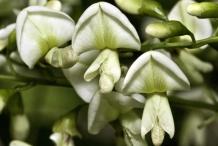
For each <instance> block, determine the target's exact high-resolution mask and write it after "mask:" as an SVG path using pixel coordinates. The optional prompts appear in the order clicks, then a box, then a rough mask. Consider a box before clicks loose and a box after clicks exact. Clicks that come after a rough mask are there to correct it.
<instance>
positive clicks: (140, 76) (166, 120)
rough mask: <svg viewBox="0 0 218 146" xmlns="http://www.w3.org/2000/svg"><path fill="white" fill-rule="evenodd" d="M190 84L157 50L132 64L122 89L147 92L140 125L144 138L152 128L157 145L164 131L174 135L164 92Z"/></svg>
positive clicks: (129, 91)
mask: <svg viewBox="0 0 218 146" xmlns="http://www.w3.org/2000/svg"><path fill="white" fill-rule="evenodd" d="M189 86H190V85H189V81H188V79H187V78H186V76H185V75H184V74H183V72H182V71H181V70H180V69H179V67H178V66H177V65H176V64H175V63H174V62H173V61H172V60H170V59H169V58H168V57H166V56H165V55H163V54H161V53H159V52H156V51H149V52H146V53H144V54H143V55H142V56H140V57H139V58H138V59H137V60H136V61H135V62H134V63H133V64H132V66H131V67H130V69H129V71H128V72H127V75H126V77H125V79H124V83H123V87H122V91H123V93H124V94H128V95H129V94H133V93H147V100H146V103H145V107H144V112H143V116H142V124H141V135H142V137H143V138H144V136H145V134H147V133H148V132H149V131H150V130H151V134H152V141H153V143H154V144H155V145H160V144H161V143H162V141H163V138H164V134H165V131H166V132H167V133H168V134H169V135H170V137H171V138H172V137H173V136H174V131H175V128H174V122H173V117H172V113H171V110H170V106H169V103H168V99H167V95H166V92H167V91H171V90H189Z"/></svg>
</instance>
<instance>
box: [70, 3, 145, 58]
mask: <svg viewBox="0 0 218 146" xmlns="http://www.w3.org/2000/svg"><path fill="white" fill-rule="evenodd" d="M140 46H141V44H140V40H139V37H138V34H137V32H136V30H135V28H134V27H133V26H132V24H131V23H130V22H129V20H128V19H127V17H126V16H125V15H124V14H123V13H122V12H120V10H119V9H117V8H116V7H115V6H113V5H111V4H109V3H106V2H99V3H95V4H93V5H91V6H90V7H89V8H88V9H87V10H86V11H85V12H84V13H83V14H82V16H81V17H80V19H79V21H78V23H77V24H76V26H75V31H74V33H73V37H72V48H73V49H74V50H75V52H76V53H77V54H81V53H83V52H86V51H89V50H93V49H97V50H103V49H106V48H107V49H119V48H130V49H136V50H139V49H140Z"/></svg>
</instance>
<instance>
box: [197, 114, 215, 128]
mask: <svg viewBox="0 0 218 146" xmlns="http://www.w3.org/2000/svg"><path fill="white" fill-rule="evenodd" d="M217 118H218V113H216V114H214V115H213V116H211V117H210V118H208V119H207V120H205V121H204V122H203V123H201V124H200V125H198V128H199V129H201V128H203V127H205V126H207V125H209V124H210V123H212V122H213V121H214V120H216V119H217Z"/></svg>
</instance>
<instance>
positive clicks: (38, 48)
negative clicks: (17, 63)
mask: <svg viewBox="0 0 218 146" xmlns="http://www.w3.org/2000/svg"><path fill="white" fill-rule="evenodd" d="M74 25H75V24H74V21H73V20H72V19H71V18H70V17H69V16H68V15H66V14H65V13H63V12H60V11H56V10H53V9H50V8H46V7H43V6H30V7H27V8H26V9H24V10H22V11H21V12H20V13H19V15H18V17H17V22H16V36H17V47H18V51H19V53H20V56H21V58H22V60H23V61H24V62H25V63H26V64H27V65H28V66H29V68H33V67H34V65H35V64H36V63H37V62H38V61H39V60H40V59H42V58H43V57H44V56H45V55H46V54H47V53H48V51H49V50H50V49H52V48H54V47H60V46H61V45H63V44H65V43H66V42H67V41H69V40H71V38H72V34H73V30H74Z"/></svg>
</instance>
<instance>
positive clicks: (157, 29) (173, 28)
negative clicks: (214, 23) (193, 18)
mask: <svg viewBox="0 0 218 146" xmlns="http://www.w3.org/2000/svg"><path fill="white" fill-rule="evenodd" d="M145 31H146V33H147V34H148V35H150V36H152V37H155V38H160V39H166V38H171V37H175V36H182V35H189V36H190V37H191V39H192V42H193V43H195V42H196V41H195V37H194V35H193V33H192V32H191V31H189V30H188V29H187V28H186V27H185V26H184V25H183V24H182V23H181V22H179V21H175V20H172V21H165V22H155V23H151V24H150V25H148V26H147V28H146V30H145Z"/></svg>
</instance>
